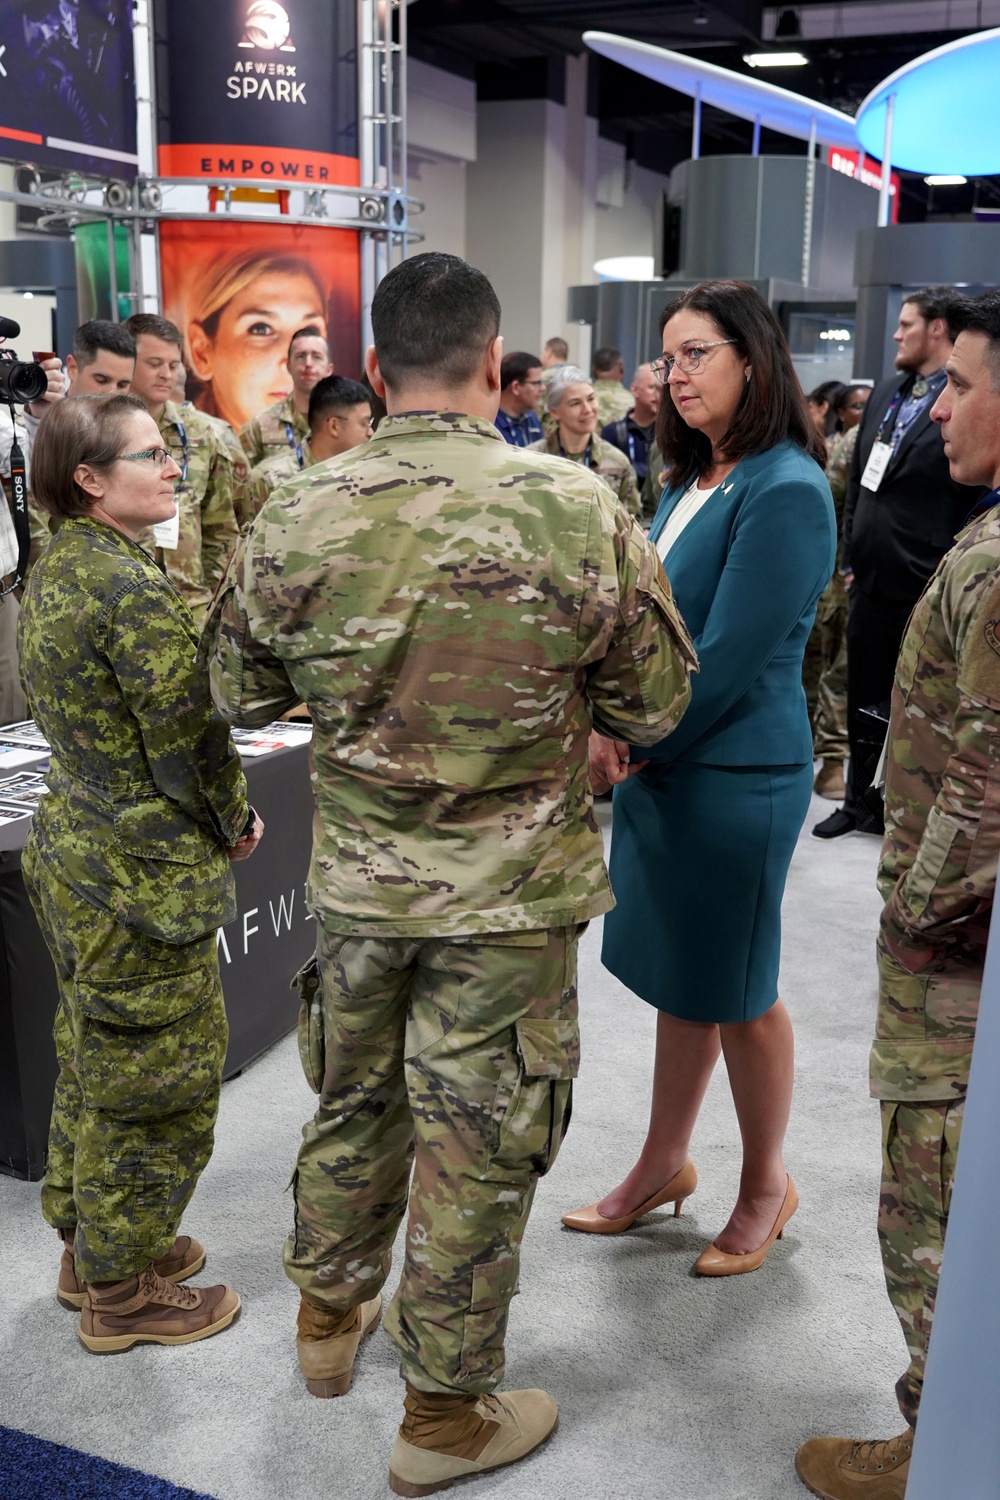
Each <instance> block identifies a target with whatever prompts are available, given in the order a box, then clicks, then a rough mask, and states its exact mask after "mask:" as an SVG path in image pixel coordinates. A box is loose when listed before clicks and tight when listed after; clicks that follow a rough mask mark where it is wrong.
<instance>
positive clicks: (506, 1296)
mask: <svg viewBox="0 0 1000 1500" xmlns="http://www.w3.org/2000/svg"><path fill="white" fill-rule="evenodd" d="M517 1268H518V1257H517V1256H516V1255H505V1256H504V1257H503V1258H502V1259H501V1260H492V1261H487V1263H486V1264H485V1265H481V1266H476V1267H475V1268H474V1270H473V1273H472V1295H471V1298H470V1301H469V1310H468V1312H467V1313H466V1315H465V1323H464V1325H463V1330H462V1357H461V1364H460V1370H461V1378H462V1379H463V1380H468V1381H476V1382H480V1381H487V1380H488V1381H491V1382H495V1381H498V1380H499V1379H500V1378H501V1376H502V1375H503V1366H504V1355H503V1345H504V1337H505V1335H506V1332H507V1312H508V1309H509V1307H510V1299H511V1298H512V1297H514V1296H516V1295H517V1289H518V1288H517Z"/></svg>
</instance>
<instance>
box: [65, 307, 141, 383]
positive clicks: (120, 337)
mask: <svg viewBox="0 0 1000 1500" xmlns="http://www.w3.org/2000/svg"><path fill="white" fill-rule="evenodd" d="M102 349H103V350H104V352H105V353H106V354H119V355H120V356H121V357H122V359H135V339H134V338H133V337H132V335H131V334H130V333H129V331H128V329H127V328H126V327H125V324H124V323H112V322H111V320H110V319H109V318H91V320H90V322H89V323H81V324H80V326H79V328H78V329H77V330H76V333H75V334H74V335H73V358H74V359H75V360H76V362H77V365H78V366H79V367H80V369H81V370H82V369H83V368H84V367H85V366H86V365H92V364H93V363H94V360H95V359H96V358H97V356H98V354H100V352H101V350H102Z"/></svg>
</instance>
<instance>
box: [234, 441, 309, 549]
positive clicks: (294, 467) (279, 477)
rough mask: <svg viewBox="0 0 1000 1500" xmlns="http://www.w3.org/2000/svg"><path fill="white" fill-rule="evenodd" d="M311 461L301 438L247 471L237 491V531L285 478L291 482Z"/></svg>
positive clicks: (244, 527) (246, 524)
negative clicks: (300, 460) (243, 483)
mask: <svg viewBox="0 0 1000 1500" xmlns="http://www.w3.org/2000/svg"><path fill="white" fill-rule="evenodd" d="M300 453H301V454H302V462H301V463H299V454H300ZM315 462H316V460H315V459H314V458H313V456H312V449H311V448H310V447H309V439H308V438H307V437H304V438H303V439H302V440H301V442H300V443H298V444H297V445H296V447H295V448H293V449H291V450H290V451H286V452H284V453H272V454H271V456H270V458H265V459H264V461H263V462H262V463H259V464H258V465H257V467H256V468H255V469H251V470H250V475H249V477H248V479H247V482H246V484H245V485H244V486H243V489H242V491H241V494H240V506H239V509H238V511H237V513H236V514H237V520H238V521H239V523H240V530H241V531H245V530H246V528H247V527H248V526H249V525H250V522H251V521H252V520H253V518H254V517H255V516H256V515H257V514H258V512H259V511H260V509H261V507H262V506H263V504H264V501H265V500H267V499H268V498H269V497H270V496H271V495H273V494H274V491H275V490H276V489H279V488H280V487H281V485H283V484H286V483H287V482H288V480H289V479H294V478H295V476H296V474H301V472H302V470H303V469H311V468H312V467H313V465H314V464H315Z"/></svg>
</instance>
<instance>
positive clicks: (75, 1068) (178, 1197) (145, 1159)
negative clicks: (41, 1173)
mask: <svg viewBox="0 0 1000 1500" xmlns="http://www.w3.org/2000/svg"><path fill="white" fill-rule="evenodd" d="M22 869H23V872H24V880H25V885H26V886H27V890H28V894H29V896H30V897H31V903H32V906H33V907H34V909H35V915H36V916H37V918H38V922H39V926H40V927H41V929H42V934H43V936H44V938H45V941H46V944H47V946H48V949H49V952H50V954H51V955H52V960H53V963H54V964H55V969H56V976H57V979H58V983H59V997H60V1004H59V1009H58V1011H57V1013H56V1019H55V1026H54V1037H55V1044H56V1055H57V1059H58V1063H59V1075H58V1078H57V1080H56V1089H55V1098H54V1100H53V1105H52V1119H51V1123H50V1126H49V1150H48V1162H47V1167H46V1173H45V1182H44V1184H43V1187H42V1213H43V1214H44V1215H45V1218H46V1219H47V1220H48V1222H49V1223H50V1224H51V1225H53V1227H54V1228H56V1229H73V1230H75V1231H76V1234H75V1239H74V1253H75V1256H76V1269H77V1274H78V1275H79V1276H80V1278H81V1279H82V1280H84V1281H121V1280H123V1279H124V1278H125V1277H126V1276H131V1275H133V1274H134V1273H135V1272H137V1271H141V1270H142V1269H143V1268H144V1267H145V1266H147V1265H149V1264H150V1262H151V1261H154V1260H158V1259H159V1258H160V1257H161V1256H163V1255H165V1254H166V1253H167V1251H168V1250H169V1249H170V1246H171V1245H172V1244H173V1241H174V1238H175V1236H176V1234H177V1228H178V1225H179V1224H180V1220H181V1215H182V1214H183V1212H184V1209H185V1208H186V1207H187V1204H188V1202H189V1200H190V1198H191V1194H192V1193H193V1192H194V1189H195V1185H196V1184H197V1181H198V1178H199V1177H200V1175H201V1173H202V1171H203V1170H204V1168H205V1166H206V1164H207V1162H208V1159H209V1157H210V1156H211V1154H212V1144H213V1139H214V1131H215V1118H216V1115H217V1114H218V1109H219V1092H220V1088H221V1083H222V1064H223V1061H224V1059H225V1054H226V1039H227V1026H226V1013H225V1007H224V1005H223V999H222V982H221V980H220V977H219V961H218V956H217V953H216V946H215V937H214V935H210V936H208V937H206V938H202V939H199V941H197V942H194V943H188V944H185V945H184V946H180V947H178V946H174V945H172V944H168V943H162V942H159V941H158V940H157V939H156V938H152V937H147V936H145V935H144V934H142V933H138V932H130V931H128V930H127V929H126V928H124V927H122V926H121V925H120V924H119V923H118V922H117V921H116V920H115V918H114V916H113V915H112V914H111V913H110V912H104V911H101V910H99V909H98V908H97V907H94V906H91V905H89V903H87V902H85V901H82V900H81V899H80V897H79V896H77V895H76V894H75V892H73V891H72V890H70V889H69V887H67V886H65V885H63V884H62V882H61V881H60V880H59V879H58V877H57V876H55V875H54V873H53V872H52V870H51V868H50V867H49V866H48V865H45V864H43V863H42V862H41V861H40V860H39V859H38V858H37V857H36V856H35V855H34V853H33V851H32V849H31V845H30V843H29V845H28V847H27V848H26V849H25V851H24V855H23V858H22Z"/></svg>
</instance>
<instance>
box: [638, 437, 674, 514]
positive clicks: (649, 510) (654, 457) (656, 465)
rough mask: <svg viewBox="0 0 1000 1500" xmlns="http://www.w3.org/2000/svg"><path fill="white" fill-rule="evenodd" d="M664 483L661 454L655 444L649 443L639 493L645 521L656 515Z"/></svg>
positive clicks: (665, 477) (664, 476) (665, 476)
mask: <svg viewBox="0 0 1000 1500" xmlns="http://www.w3.org/2000/svg"><path fill="white" fill-rule="evenodd" d="M666 483H667V472H666V470H665V469H664V467H663V454H662V453H661V452H660V449H659V446H658V445H657V444H656V443H655V442H654V443H650V445H649V452H648V453H647V455H646V477H645V479H644V480H643V481H642V489H641V490H640V492H639V499H640V500H641V502H642V513H643V516H644V517H645V518H646V519H647V520H652V518H653V516H655V515H656V512H657V510H658V509H659V505H660V501H661V500H662V499H663V491H664V489H665V488H666Z"/></svg>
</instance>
